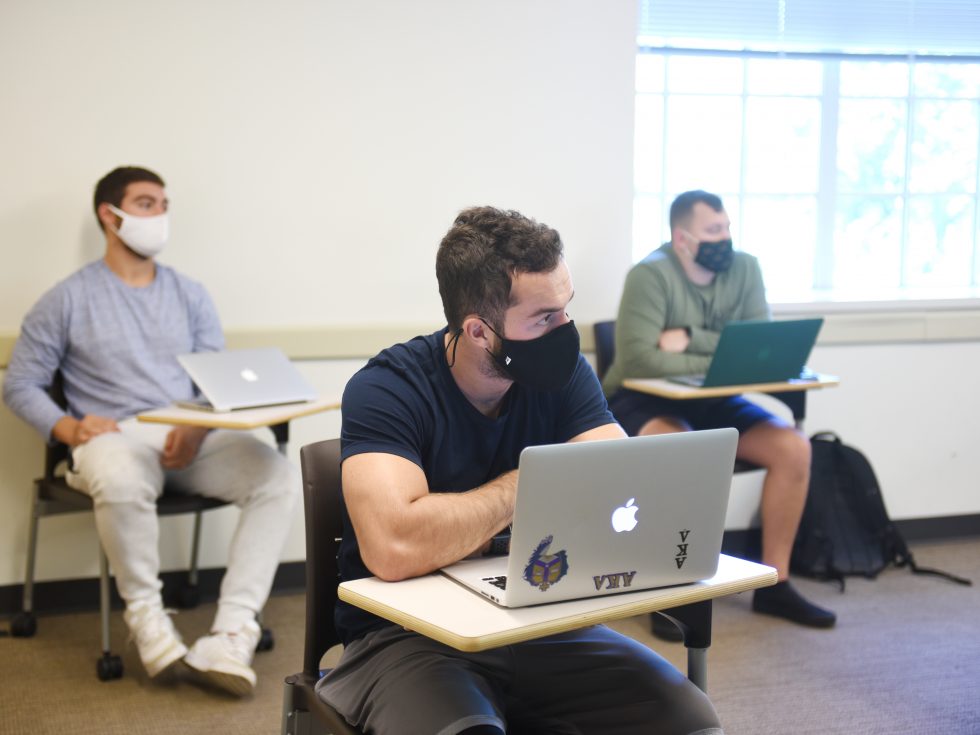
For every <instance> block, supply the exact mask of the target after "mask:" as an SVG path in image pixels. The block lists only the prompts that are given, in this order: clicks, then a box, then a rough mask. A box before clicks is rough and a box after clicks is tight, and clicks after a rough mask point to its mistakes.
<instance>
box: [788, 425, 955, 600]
mask: <svg viewBox="0 0 980 735" xmlns="http://www.w3.org/2000/svg"><path fill="white" fill-rule="evenodd" d="M810 446H811V447H812V449H813V464H812V465H811V470H810V490H809V493H808V494H807V499H806V507H805V508H804V510H803V517H802V519H801V520H800V528H799V531H798V532H797V534H796V542H795V543H794V544H793V554H792V558H791V560H790V569H791V570H792V571H793V572H794V573H796V574H800V575H803V576H806V577H815V578H817V579H832V580H836V581H837V582H838V583H840V586H841V590H842V591H843V589H844V577H845V576H847V575H861V576H864V577H867V578H868V579H873V578H875V577H876V576H878V573H879V572H880V571H881V570H882V569H884V568H885V567H887V566H888V565H890V564H894V565H895V566H898V567H908V568H909V569H910V570H911V571H913V572H915V573H916V574H933V575H936V576H939V577H945V578H946V579H950V580H952V581H954V582H958V583H959V584H966V585H969V584H972V582H971V581H970V580H968V579H964V578H962V577H957V576H955V575H953V574H949V573H947V572H943V571H940V570H938V569H928V568H925V567H920V566H918V565H917V564H916V563H915V559H914V558H913V557H912V552H910V551H909V547H908V544H906V543H905V539H904V538H902V535H901V534H900V533H899V531H898V529H897V528H896V527H895V524H894V523H892V521H891V519H889V517H888V511H887V510H886V509H885V503H884V500H883V499H882V497H881V490H880V488H879V486H878V480H877V479H876V478H875V473H874V470H872V469H871V464H870V463H869V462H868V460H867V458H866V457H865V456H864V455H863V454H861V452H859V451H858V450H857V449H855V448H854V447H849V446H847V445H846V444H844V443H843V442H842V441H841V440H840V438H839V437H838V436H837V435H836V434H833V433H830V432H819V433H817V434H814V435H813V436H812V437H811V438H810Z"/></svg>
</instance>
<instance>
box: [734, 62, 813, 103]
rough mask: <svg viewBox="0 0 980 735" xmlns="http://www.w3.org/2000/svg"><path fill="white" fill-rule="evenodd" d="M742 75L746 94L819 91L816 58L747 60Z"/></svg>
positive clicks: (811, 93)
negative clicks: (805, 59) (745, 81)
mask: <svg viewBox="0 0 980 735" xmlns="http://www.w3.org/2000/svg"><path fill="white" fill-rule="evenodd" d="M746 76H747V89H746V91H748V93H749V94H782V95H818V94H820V93H821V92H822V91H823V64H822V63H821V62H819V61H797V60H793V61H790V60H788V59H749V60H748V61H746Z"/></svg>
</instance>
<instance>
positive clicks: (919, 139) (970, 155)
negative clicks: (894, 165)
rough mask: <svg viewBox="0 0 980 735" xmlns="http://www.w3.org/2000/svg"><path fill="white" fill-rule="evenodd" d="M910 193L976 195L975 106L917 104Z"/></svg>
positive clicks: (944, 103)
mask: <svg viewBox="0 0 980 735" xmlns="http://www.w3.org/2000/svg"><path fill="white" fill-rule="evenodd" d="M912 117H913V123H912V124H913V131H914V132H913V139H912V150H911V154H912V155H911V164H910V170H909V190H910V191H913V192H919V193H933V192H935V193H939V192H961V191H975V190H976V184H977V137H978V130H977V125H978V122H977V105H976V103H975V102H967V101H965V100H964V101H962V102H931V101H919V102H915V103H914V104H913V107H912Z"/></svg>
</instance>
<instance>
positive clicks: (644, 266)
mask: <svg viewBox="0 0 980 735" xmlns="http://www.w3.org/2000/svg"><path fill="white" fill-rule="evenodd" d="M670 233H671V240H670V242H669V243H665V244H664V245H663V246H661V247H660V248H658V249H657V250H655V251H654V252H652V253H651V254H650V255H648V256H647V257H646V258H645V259H644V260H642V261H641V262H640V263H638V264H637V265H636V266H634V267H633V269H632V270H631V271H630V273H629V275H628V276H627V277H626V285H625V286H624V288H623V296H622V300H621V301H620V305H619V316H618V317H617V320H616V353H615V358H614V360H613V364H612V365H611V366H610V368H609V371H608V373H607V374H606V376H605V378H604V379H603V382H602V387H603V389H604V390H605V392H606V395H607V396H608V397H609V408H610V409H611V410H612V412H613V414H614V415H615V416H616V419H617V420H618V421H619V422H620V424H622V426H623V428H624V429H625V430H626V432H627V433H628V434H629V435H630V436H638V435H643V434H664V433H669V432H675V431H690V430H696V429H713V428H721V427H728V426H730V427H734V428H736V429H738V432H739V440H738V452H737V456H738V458H739V459H742V460H745V461H747V462H751V463H752V464H756V465H759V466H761V467H765V468H766V470H767V472H766V479H765V483H764V485H763V489H762V508H761V517H762V562H763V563H764V564H768V565H769V566H772V567H775V568H776V570H777V572H778V573H779V583H778V584H777V585H776V586H774V587H767V588H763V589H760V590H757V591H756V592H755V594H754V598H753V603H752V605H753V609H754V610H756V611H757V612H762V613H767V614H770V615H776V616H778V617H782V618H786V619H787V620H791V621H793V622H796V623H800V624H802V625H810V626H813V627H820V628H829V627H831V626H833V625H834V623H835V622H836V616H835V615H834V613H832V612H831V611H829V610H824V609H822V608H820V607H818V606H816V605H814V604H812V603H810V602H808V601H807V600H806V599H804V598H803V597H802V596H801V595H800V594H799V593H798V592H797V591H796V590H795V589H794V588H793V587H792V586H791V585H790V583H789V581H788V577H789V558H790V552H791V551H792V548H793V539H794V538H795V537H796V530H797V527H798V526H799V523H800V516H801V515H802V514H803V505H804V503H805V501H806V494H807V486H808V484H809V478H810V443H809V442H808V441H807V439H806V437H805V436H803V435H802V434H801V433H800V432H798V431H797V430H796V429H795V428H793V427H792V426H790V425H789V424H787V423H786V422H784V421H782V420H781V419H779V418H777V417H775V416H773V415H772V414H770V413H769V412H767V411H765V410H764V409H763V408H761V407H760V406H758V405H757V404H754V403H752V402H750V401H748V400H746V399H744V398H742V397H741V396H735V397H731V398H710V399H702V400H684V401H673V400H669V399H665V398H659V397H657V396H651V395H647V394H644V393H638V392H636V391H631V390H628V389H626V388H623V387H622V383H623V380H625V379H626V378H658V377H664V376H667V375H683V374H689V373H704V372H705V371H706V370H707V369H708V363H709V362H711V356H712V354H713V353H714V351H715V347H716V346H717V344H718V336H719V334H720V332H721V330H722V327H723V326H724V325H725V323H726V322H730V321H740V320H747V319H768V318H769V306H768V304H767V303H766V296H765V288H764V286H763V283H762V272H761V271H760V270H759V264H758V261H756V259H755V258H754V257H752V256H751V255H749V254H747V253H743V252H735V251H734V250H733V249H732V241H731V232H730V222H729V219H728V215H727V214H726V213H725V209H724V207H723V206H722V202H721V199H720V198H718V197H717V196H715V195H714V194H709V193H708V192H704V191H689V192H685V193H684V194H681V195H680V196H678V197H677V199H675V200H674V203H673V204H672V205H671V208H670ZM657 617H659V616H657Z"/></svg>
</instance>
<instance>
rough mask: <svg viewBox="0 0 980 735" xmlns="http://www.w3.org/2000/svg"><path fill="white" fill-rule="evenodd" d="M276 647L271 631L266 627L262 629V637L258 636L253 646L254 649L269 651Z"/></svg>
mask: <svg viewBox="0 0 980 735" xmlns="http://www.w3.org/2000/svg"><path fill="white" fill-rule="evenodd" d="M275 647H276V639H275V638H273V636H272V631H271V630H269V629H268V628H263V629H262V637H261V638H259V644H258V645H257V646H256V647H255V650H256V651H271V650H272V649H273V648H275Z"/></svg>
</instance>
